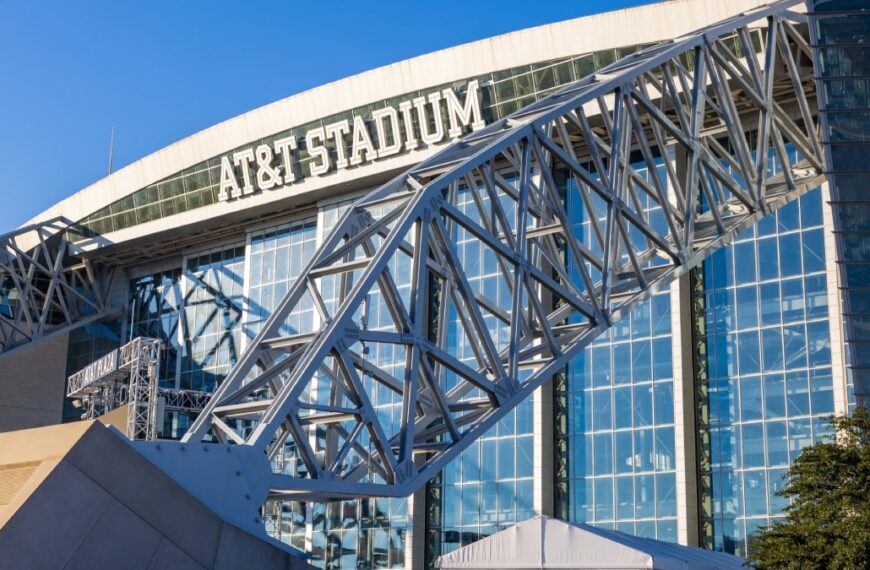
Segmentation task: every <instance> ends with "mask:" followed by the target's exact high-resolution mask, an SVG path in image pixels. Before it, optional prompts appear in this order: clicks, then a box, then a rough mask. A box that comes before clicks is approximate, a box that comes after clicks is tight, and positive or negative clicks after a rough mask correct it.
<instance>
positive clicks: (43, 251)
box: [0, 218, 113, 355]
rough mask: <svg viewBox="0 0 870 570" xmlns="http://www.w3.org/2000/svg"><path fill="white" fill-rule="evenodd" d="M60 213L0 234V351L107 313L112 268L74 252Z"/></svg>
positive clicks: (97, 318) (0, 352) (69, 229)
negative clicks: (101, 265)
mask: <svg viewBox="0 0 870 570" xmlns="http://www.w3.org/2000/svg"><path fill="white" fill-rule="evenodd" d="M74 231H75V228H74V227H73V226H71V225H70V223H69V222H68V221H66V220H64V219H63V218H54V219H51V220H48V221H45V222H40V223H38V224H33V225H30V226H26V227H23V228H20V229H18V230H15V231H13V232H10V233H8V234H5V235H3V236H0V355H3V354H4V353H6V352H8V351H9V350H12V349H13V348H17V347H19V346H22V345H24V344H27V343H30V342H32V341H34V340H37V339H39V338H43V337H46V336H49V335H51V334H54V333H56V332H61V331H68V330H70V329H72V328H74V327H77V326H81V325H84V324H87V323H90V322H93V321H96V320H99V319H100V318H102V317H104V316H106V313H107V308H108V307H107V300H106V296H107V293H108V287H109V285H110V283H111V278H112V275H113V270H112V269H110V268H102V267H95V266H94V265H93V264H92V263H91V262H90V261H89V260H87V259H83V258H79V257H78V256H77V255H76V253H75V252H74V251H73V250H72V247H71V244H70V242H69V241H68V240H67V237H68V236H67V234H68V232H74Z"/></svg>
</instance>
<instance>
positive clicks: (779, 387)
mask: <svg viewBox="0 0 870 570" xmlns="http://www.w3.org/2000/svg"><path fill="white" fill-rule="evenodd" d="M764 415H765V417H766V418H767V419H771V418H782V417H785V377H784V376H783V375H782V374H765V375H764Z"/></svg>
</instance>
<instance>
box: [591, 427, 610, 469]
mask: <svg viewBox="0 0 870 570" xmlns="http://www.w3.org/2000/svg"><path fill="white" fill-rule="evenodd" d="M594 445H595V474H596V475H610V474H612V473H613V439H612V435H611V434H610V433H603V434H597V435H596V436H595V443H594Z"/></svg>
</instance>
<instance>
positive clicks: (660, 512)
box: [656, 473, 677, 538]
mask: <svg viewBox="0 0 870 570" xmlns="http://www.w3.org/2000/svg"><path fill="white" fill-rule="evenodd" d="M676 515H677V481H676V476H675V475H674V474H673V473H662V474H660V475H656V516H657V517H660V518H661V517H674V516H676ZM660 538H661V537H660Z"/></svg>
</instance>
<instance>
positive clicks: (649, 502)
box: [634, 475, 656, 519]
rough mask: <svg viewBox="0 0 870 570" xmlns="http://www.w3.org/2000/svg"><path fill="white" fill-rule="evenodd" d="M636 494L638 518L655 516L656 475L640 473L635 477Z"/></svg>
mask: <svg viewBox="0 0 870 570" xmlns="http://www.w3.org/2000/svg"><path fill="white" fill-rule="evenodd" d="M634 496H635V501H636V507H635V513H636V516H637V518H639V519H640V518H652V517H654V516H655V507H656V502H655V477H654V476H653V475H639V476H637V477H635V486H634Z"/></svg>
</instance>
